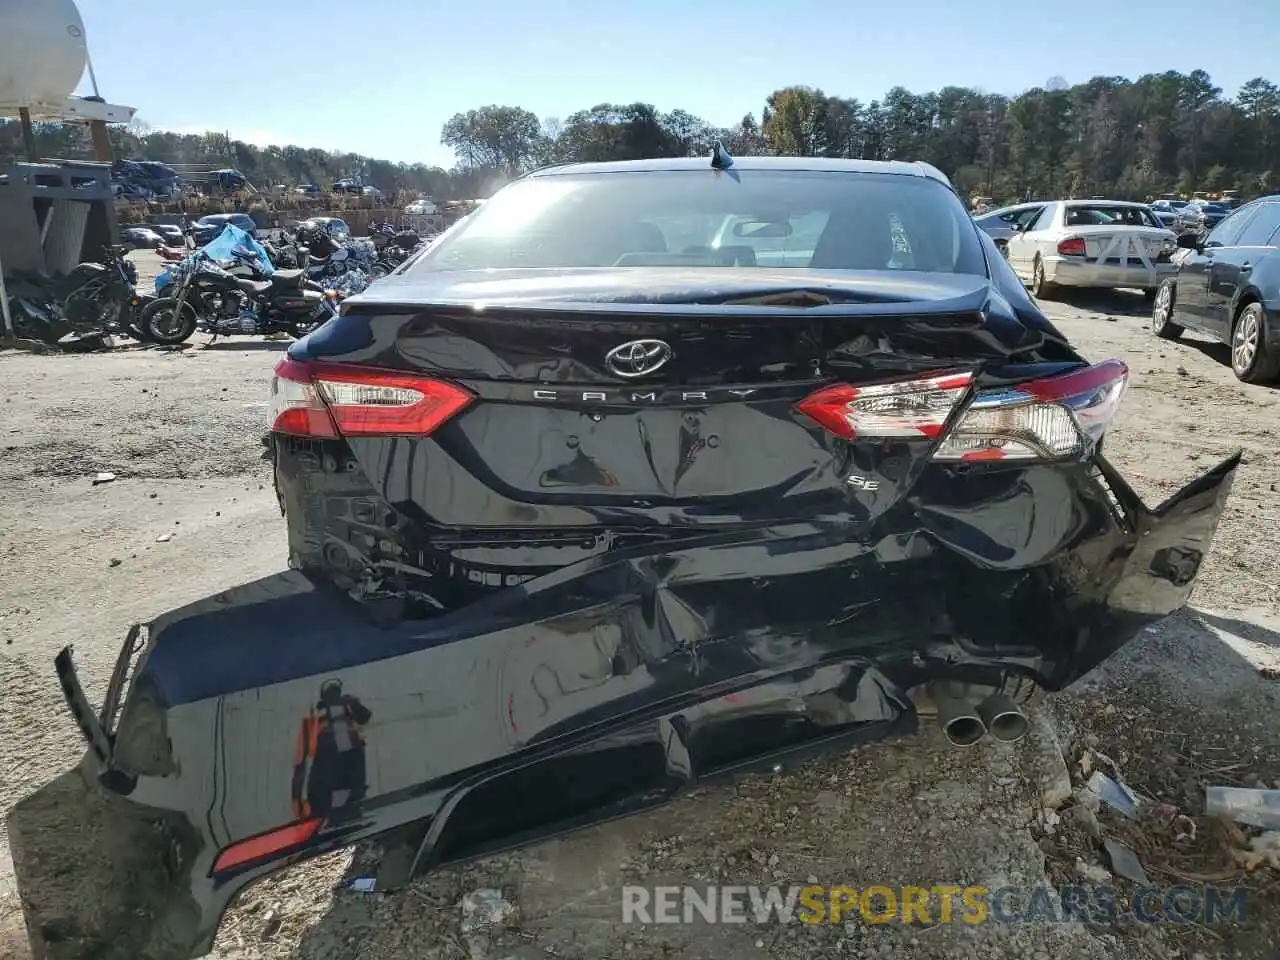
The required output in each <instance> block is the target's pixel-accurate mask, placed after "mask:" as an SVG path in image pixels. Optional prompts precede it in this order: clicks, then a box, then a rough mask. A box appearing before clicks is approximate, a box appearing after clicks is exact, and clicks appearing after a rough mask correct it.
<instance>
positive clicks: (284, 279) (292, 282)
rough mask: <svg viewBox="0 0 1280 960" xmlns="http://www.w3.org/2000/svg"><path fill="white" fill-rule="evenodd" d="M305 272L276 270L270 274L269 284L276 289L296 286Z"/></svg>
mask: <svg viewBox="0 0 1280 960" xmlns="http://www.w3.org/2000/svg"><path fill="white" fill-rule="evenodd" d="M306 272H307V271H305V270H277V271H276V272H275V273H273V274H271V282H272V283H274V284H275V285H276V286H278V287H285V286H297V284H298V282H299V281H300V280H301V279H302V278H303V276H304V275H305V274H306Z"/></svg>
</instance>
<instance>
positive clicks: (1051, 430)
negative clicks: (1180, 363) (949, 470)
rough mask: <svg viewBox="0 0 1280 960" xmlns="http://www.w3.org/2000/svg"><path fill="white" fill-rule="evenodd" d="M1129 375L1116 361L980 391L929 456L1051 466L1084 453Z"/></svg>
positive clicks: (1104, 426) (1117, 400)
mask: <svg viewBox="0 0 1280 960" xmlns="http://www.w3.org/2000/svg"><path fill="white" fill-rule="evenodd" d="M1128 382H1129V370H1128V368H1127V367H1125V365H1124V364H1123V363H1121V362H1120V361H1119V360H1107V361H1106V362H1105V363H1100V364H1097V365H1096V366H1092V367H1085V368H1084V369H1081V370H1075V371H1072V372H1071V373H1066V374H1063V375H1062V376H1059V377H1047V378H1045V379H1044V380H1033V381H1032V382H1030V383H1024V384H1019V385H1018V386H1017V387H1015V388H1012V389H1008V390H991V391H984V392H982V393H980V394H978V396H977V397H975V398H974V400H973V403H971V404H970V405H969V407H968V409H966V410H965V412H964V413H963V415H961V417H960V420H959V421H958V422H957V423H956V425H955V426H954V427H953V428H952V429H951V430H949V431H948V432H947V435H946V437H945V438H943V441H942V443H940V444H939V445H938V448H937V449H936V450H935V451H934V453H933V456H934V459H935V460H962V461H972V460H1046V459H1049V460H1052V459H1057V458H1059V457H1069V456H1076V455H1079V454H1081V453H1084V452H1085V451H1086V450H1087V449H1089V448H1090V447H1092V446H1093V445H1094V444H1095V443H1097V441H1098V440H1100V439H1101V438H1102V435H1103V433H1105V432H1106V429H1107V427H1108V426H1109V425H1110V424H1111V420H1112V418H1113V417H1114V416H1115V414H1116V410H1117V409H1118V408H1119V406H1120V400H1121V398H1122V397H1123V396H1124V390H1125V386H1126V385H1127V384H1128Z"/></svg>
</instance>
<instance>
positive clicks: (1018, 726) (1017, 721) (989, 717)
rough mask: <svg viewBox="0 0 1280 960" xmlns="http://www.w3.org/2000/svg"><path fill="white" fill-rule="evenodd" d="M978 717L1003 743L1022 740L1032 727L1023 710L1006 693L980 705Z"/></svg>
mask: <svg viewBox="0 0 1280 960" xmlns="http://www.w3.org/2000/svg"><path fill="white" fill-rule="evenodd" d="M978 717H979V718H980V719H981V722H982V724H983V726H985V727H986V728H987V730H989V731H990V732H991V736H993V737H995V738H996V739H997V740H999V741H1000V742H1001V743H1013V742H1014V741H1017V740H1021V739H1022V738H1023V737H1025V736H1026V735H1027V730H1028V729H1030V726H1031V724H1030V722H1029V721H1028V720H1027V715H1026V714H1025V713H1023V712H1022V708H1021V707H1019V706H1018V705H1017V704H1016V703H1014V701H1013V699H1012V698H1011V697H1009V695H1008V694H1004V693H993V694H992V695H991V696H989V697H987V699H985V700H983V701H982V702H981V703H980V704H978Z"/></svg>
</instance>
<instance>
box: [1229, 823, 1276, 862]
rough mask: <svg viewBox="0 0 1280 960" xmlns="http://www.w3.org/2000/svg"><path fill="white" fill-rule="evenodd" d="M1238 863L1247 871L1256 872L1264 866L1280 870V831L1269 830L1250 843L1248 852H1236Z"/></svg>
mask: <svg viewBox="0 0 1280 960" xmlns="http://www.w3.org/2000/svg"><path fill="white" fill-rule="evenodd" d="M1235 857H1236V861H1237V862H1238V863H1239V864H1240V866H1242V867H1244V868H1245V869H1246V870H1249V871H1251V872H1252V871H1254V870H1257V869H1258V867H1260V866H1262V864H1264V863H1265V864H1267V865H1268V866H1270V867H1271V869H1273V870H1280V830H1268V831H1267V832H1266V833H1263V834H1259V835H1258V836H1256V837H1254V838H1253V839H1252V840H1250V841H1249V849H1248V850H1236V851H1235Z"/></svg>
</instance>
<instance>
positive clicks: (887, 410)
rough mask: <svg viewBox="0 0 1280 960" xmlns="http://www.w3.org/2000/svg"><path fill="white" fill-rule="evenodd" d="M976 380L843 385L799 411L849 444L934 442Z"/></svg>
mask: <svg viewBox="0 0 1280 960" xmlns="http://www.w3.org/2000/svg"><path fill="white" fill-rule="evenodd" d="M972 381H973V374H971V373H954V374H945V375H943V376H933V377H925V378H921V379H916V380H901V381H898V382H896V383H873V384H869V385H867V386H862V387H854V386H850V385H849V384H846V383H838V384H835V385H834V386H830V387H824V388H823V389H821V390H819V391H818V392H817V393H812V394H810V395H809V396H807V397H805V398H804V399H803V400H801V401H800V402H799V403H797V404H796V410H798V411H799V412H800V413H803V414H804V415H805V416H807V417H809V418H810V419H813V420H816V421H817V422H818V423H820V424H822V425H823V426H824V427H826V428H827V429H828V430H830V431H831V432H832V433H834V434H835V435H836V436H837V437H840V438H842V439H844V440H854V439H856V438H859V437H890V438H891V437H900V438H904V439H905V438H910V437H930V438H932V437H937V436H938V435H939V434H940V433H941V432H942V427H943V425H944V424H945V423H946V422H947V417H949V416H950V415H951V411H952V410H953V409H955V405H956V404H957V403H958V402H959V400H960V398H961V397H963V396H964V394H965V391H967V390H968V389H969V385H970V383H972Z"/></svg>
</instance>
